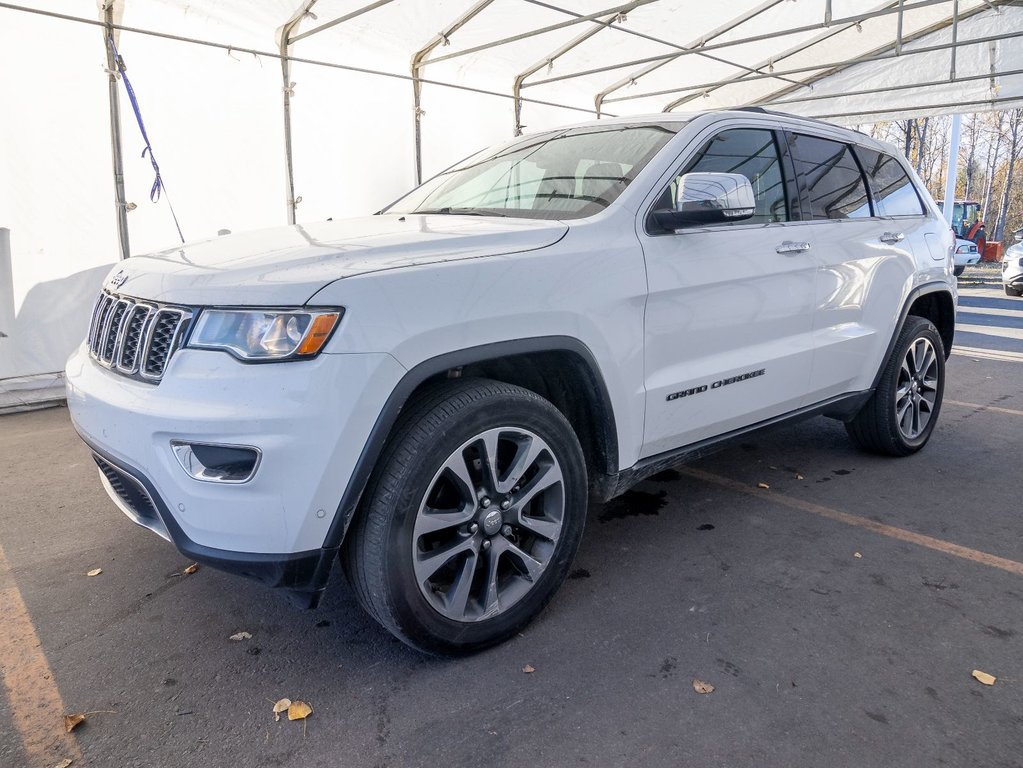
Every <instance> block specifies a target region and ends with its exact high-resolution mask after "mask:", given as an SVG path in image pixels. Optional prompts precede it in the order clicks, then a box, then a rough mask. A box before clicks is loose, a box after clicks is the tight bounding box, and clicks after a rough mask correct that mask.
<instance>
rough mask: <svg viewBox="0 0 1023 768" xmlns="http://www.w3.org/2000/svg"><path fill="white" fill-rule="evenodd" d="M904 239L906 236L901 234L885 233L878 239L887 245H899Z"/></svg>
mask: <svg viewBox="0 0 1023 768" xmlns="http://www.w3.org/2000/svg"><path fill="white" fill-rule="evenodd" d="M905 239H906V236H905V235H904V234H902V233H901V232H885V233H884V234H883V235H881V238H880V240H881V242H882V243H888V244H889V245H894V244H895V243H900V242H902V241H903V240H905Z"/></svg>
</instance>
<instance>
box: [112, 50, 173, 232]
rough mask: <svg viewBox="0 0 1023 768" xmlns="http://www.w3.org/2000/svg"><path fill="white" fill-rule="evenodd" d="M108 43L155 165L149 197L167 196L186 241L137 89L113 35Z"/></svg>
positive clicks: (151, 160)
mask: <svg viewBox="0 0 1023 768" xmlns="http://www.w3.org/2000/svg"><path fill="white" fill-rule="evenodd" d="M107 44H108V45H109V46H110V50H111V51H112V52H113V54H114V64H115V66H116V67H117V71H118V73H119V74H120V75H121V81H122V82H123V83H124V89H125V90H126V91H127V92H128V99H129V100H130V101H131V108H132V109H133V110H134V112H135V121H136V122H137V123H138V124H139V131H141V133H142V140H143V141H145V142H146V148H145V149H143V150H142V157H145V156H146V155H147V154H148V155H149V162H150V163H152V165H153V173H155V174H156V178H154V179H153V187H152V189H150V190H149V199H150V200H151V201H152V202H154V203H156V202H159V200H160V195H161V194H163V196H164V197H166V198H167V207H168V208H170V212H171V217H172V218H173V219H174V227H175V228H176V229H177V230H178V237H180V238H181V242H182V243H183V242H185V236H184V235H182V234H181V225H180V224H178V217H177V214H175V213H174V206H173V205H172V204H171V201H170V195H168V194H167V185H166V184H164V181H163V177H162V176H161V175H160V166H159V165H158V164H157V162H156V156H155V155H154V154H153V145H152V144H150V142H149V134H147V133H146V124H145V123H144V122H142V111H141V110H140V109H139V102H138V99H137V98H135V89H134V88H132V87H131V81H130V80H129V79H128V74H127V73H126V72H125V66H124V59H122V58H121V54H120V53H118V51H117V46H116V45H114V37H113V35H107Z"/></svg>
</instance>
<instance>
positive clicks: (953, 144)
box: [941, 112, 984, 257]
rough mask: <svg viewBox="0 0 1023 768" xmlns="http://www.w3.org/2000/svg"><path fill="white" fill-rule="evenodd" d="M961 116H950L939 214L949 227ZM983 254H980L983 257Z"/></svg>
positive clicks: (956, 171)
mask: <svg viewBox="0 0 1023 768" xmlns="http://www.w3.org/2000/svg"><path fill="white" fill-rule="evenodd" d="M962 127H963V116H962V115H960V114H959V113H958V112H957V113H956V114H954V115H952V137H951V138H950V139H949V142H948V162H947V167H948V173H947V178H946V179H945V202H944V203H943V205H942V208H941V214H942V215H943V216H944V217H945V221H947V222H948V224H949V226H951V225H952V210H953V206H954V205H955V197H956V179H957V176H958V172H959V138H960V136H962ZM983 256H984V254H981V257H983Z"/></svg>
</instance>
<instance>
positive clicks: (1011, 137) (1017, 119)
mask: <svg viewBox="0 0 1023 768" xmlns="http://www.w3.org/2000/svg"><path fill="white" fill-rule="evenodd" d="M1007 129H1008V136H1007V137H1006V138H1007V140H1008V142H1009V156H1008V158H1007V160H1006V163H1007V167H1006V169H1005V186H1004V187H1003V189H1002V204H1001V205H1000V206H999V209H998V224H997V226H996V228H995V237H994V239H995V240H996V241H1001V239H1002V236H1003V235H1004V234H1005V222H1006V220H1007V219H1008V218H1009V196H1010V195H1011V193H1012V182H1013V175H1014V171H1015V169H1016V160H1017V159H1018V155H1019V154H1020V150H1021V149H1023V148H1021V146H1020V144H1021V141H1023V108H1020V109H1013V110H1010V111H1009V113H1008V126H1007Z"/></svg>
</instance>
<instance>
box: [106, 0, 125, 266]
mask: <svg viewBox="0 0 1023 768" xmlns="http://www.w3.org/2000/svg"><path fill="white" fill-rule="evenodd" d="M117 2H118V0H110V2H108V3H106V4H105V5H104V6H103V23H104V26H103V48H104V49H105V50H106V52H107V98H108V101H109V103H110V157H111V159H112V161H113V175H114V204H115V206H116V208H117V243H118V247H119V250H120V253H121V258H122V259H127V258H128V257H129V256H131V244H130V241H129V238H128V201H127V199H126V198H125V194H124V153H123V152H122V150H121V91H120V89H119V88H118V86H117V81H118V79H119V78H118V76H117V62H116V61H114V52H113V50H112V49H111V47H110V43H109V42H107V39H108V38H110V37H113V36H114V34H115V33H114V29H115V27H114V15H115V14H114V5H115V4H116V3H117ZM117 15H120V14H117Z"/></svg>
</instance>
